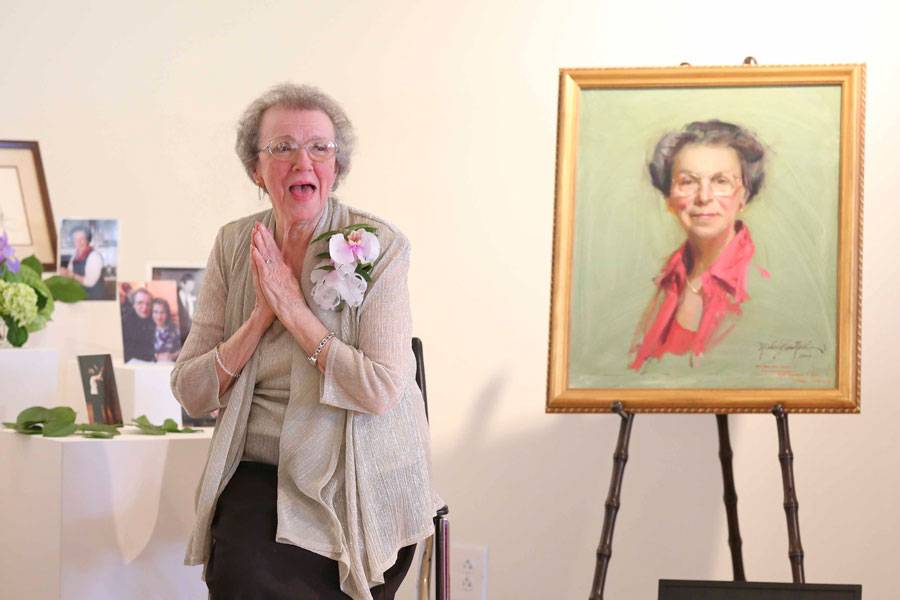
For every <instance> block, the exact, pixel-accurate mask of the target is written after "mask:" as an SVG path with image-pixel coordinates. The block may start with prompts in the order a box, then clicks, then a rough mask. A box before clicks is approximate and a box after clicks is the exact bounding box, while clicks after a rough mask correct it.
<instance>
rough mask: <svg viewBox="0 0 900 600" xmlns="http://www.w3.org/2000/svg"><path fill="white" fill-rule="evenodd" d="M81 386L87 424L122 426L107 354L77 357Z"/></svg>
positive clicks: (117, 396) (111, 365)
mask: <svg viewBox="0 0 900 600" xmlns="http://www.w3.org/2000/svg"><path fill="white" fill-rule="evenodd" d="M78 368H79V371H80V372H81V386H82V389H83V390H84V401H85V405H86V408H87V414H88V422H89V423H103V424H105V425H122V424H123V419H122V407H121V405H120V404H119V389H118V387H117V386H116V374H115V371H114V370H113V364H112V356H111V355H109V354H86V355H82V356H79V357H78Z"/></svg>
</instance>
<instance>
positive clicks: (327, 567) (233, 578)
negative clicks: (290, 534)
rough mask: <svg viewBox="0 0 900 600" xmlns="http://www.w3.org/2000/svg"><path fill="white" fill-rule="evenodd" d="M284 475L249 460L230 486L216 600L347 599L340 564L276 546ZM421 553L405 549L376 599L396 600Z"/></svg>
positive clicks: (215, 546) (222, 500)
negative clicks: (278, 498)
mask: <svg viewBox="0 0 900 600" xmlns="http://www.w3.org/2000/svg"><path fill="white" fill-rule="evenodd" d="M277 486H278V471H277V467H275V466H274V465H267V464H262V463H255V462H246V461H243V462H241V463H240V465H239V466H238V469H237V471H236V472H235V474H234V476H233V477H232V478H231V480H230V481H229V482H228V485H227V486H226V487H225V490H224V491H223V492H222V495H221V496H220V497H219V501H218V502H217V503H216V513H215V516H214V517H213V522H212V550H211V551H210V556H209V562H208V563H207V566H206V585H207V586H208V587H209V593H210V598H211V599H212V600H279V599H281V598H284V599H285V600H287V599H290V600H300V599H302V600H347V599H348V598H350V597H349V596H348V595H347V594H345V593H343V592H342V591H341V588H340V583H339V581H340V578H339V573H338V563H337V561H334V560H331V559H330V558H326V557H324V556H320V555H319V554H316V553H315V552H310V551H309V550H304V549H303V548H299V547H297V546H293V545H291V544H280V543H278V542H276V541H275V528H276V526H277V514H276V506H275V500H276V494H277V492H276V490H277ZM415 553H416V547H415V545H412V546H407V547H405V548H402V549H401V550H400V552H398V554H397V562H396V563H395V564H394V566H392V567H391V568H390V569H388V570H387V571H386V572H385V574H384V580H385V582H384V584H383V585H379V586H376V587H374V588H372V596H373V597H374V598H375V600H393V598H394V595H395V594H396V593H397V589H398V588H399V587H400V584H401V583H402V582H403V578H404V577H406V573H407V571H409V567H410V565H411V564H412V560H413V556H414V555H415Z"/></svg>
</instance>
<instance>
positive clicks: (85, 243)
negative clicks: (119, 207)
mask: <svg viewBox="0 0 900 600" xmlns="http://www.w3.org/2000/svg"><path fill="white" fill-rule="evenodd" d="M118 265H119V222H118V221H117V220H116V219H63V220H62V222H61V224H60V227H59V267H58V269H57V272H58V273H59V274H60V275H63V276H65V277H71V278H72V279H74V280H75V281H77V282H78V283H80V284H81V286H82V287H83V288H84V289H85V291H86V292H87V298H86V299H87V300H115V299H116V277H117V272H118Z"/></svg>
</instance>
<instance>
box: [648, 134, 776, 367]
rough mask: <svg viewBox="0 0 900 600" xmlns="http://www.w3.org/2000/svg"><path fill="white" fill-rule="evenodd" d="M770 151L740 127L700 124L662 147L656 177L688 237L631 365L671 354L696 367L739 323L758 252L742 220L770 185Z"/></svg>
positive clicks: (660, 283)
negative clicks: (767, 169)
mask: <svg viewBox="0 0 900 600" xmlns="http://www.w3.org/2000/svg"><path fill="white" fill-rule="evenodd" d="M764 159H765V150H764V148H763V145H762V144H761V143H760V142H759V140H757V139H756V137H755V136H754V135H753V134H751V133H750V132H749V131H747V130H745V129H744V128H742V127H740V126H738V125H735V124H733V123H727V122H724V121H718V120H709V121H695V122H693V123H690V124H688V125H687V126H686V127H685V128H684V129H683V130H682V131H678V132H670V133H667V134H666V135H664V136H663V137H662V139H660V140H659V142H658V143H657V144H656V149H655V150H654V152H653V157H652V159H651V161H650V164H649V165H648V167H649V172H650V178H651V180H652V182H653V186H654V187H655V188H656V189H657V190H659V191H660V192H661V193H662V194H663V196H664V197H665V201H666V204H667V207H668V210H669V212H671V213H672V215H673V216H674V217H675V219H676V220H677V222H678V224H679V225H680V227H681V228H682V229H683V230H684V233H685V235H686V237H687V239H686V241H685V242H684V243H683V244H682V245H681V246H680V247H679V248H678V249H677V250H675V252H673V253H672V254H671V256H669V258H668V260H667V261H666V263H665V265H664V266H663V268H662V270H661V271H660V273H659V275H658V276H657V278H656V280H655V283H656V286H657V292H656V294H655V296H654V298H653V300H652V301H651V303H650V305H649V306H648V307H647V310H646V311H645V313H644V315H643V318H642V319H641V323H640V325H639V327H638V331H637V334H636V338H637V339H636V340H635V344H634V346H633V347H632V351H633V353H634V357H633V360H632V361H631V364H630V367H631V368H632V369H635V370H640V369H641V368H642V367H643V366H644V364H645V363H646V362H647V361H648V360H654V359H660V358H661V357H662V356H663V355H665V354H671V355H677V356H682V355H683V356H685V357H687V359H688V361H689V364H693V360H694V358H695V357H700V356H702V355H703V354H704V352H707V351H709V350H711V349H712V348H714V347H715V345H716V344H717V343H718V342H720V341H721V340H722V339H723V338H725V337H726V336H727V335H728V334H729V333H730V331H731V330H732V329H733V328H734V327H735V326H736V325H737V320H738V319H739V317H740V316H741V313H742V304H743V303H745V302H747V301H749V300H750V296H749V295H748V293H747V287H746V280H747V276H748V273H752V272H753V271H754V270H755V273H756V274H759V275H761V276H762V277H764V278H768V273H767V272H766V271H765V270H764V269H762V268H761V267H759V266H756V265H752V260H753V255H754V252H755V250H756V248H755V246H754V244H753V239H752V238H751V237H750V231H749V229H748V228H747V226H746V225H745V224H744V223H743V222H742V221H741V220H740V219H739V218H738V216H739V215H740V213H741V212H743V211H744V209H745V208H746V207H747V205H748V203H749V202H750V201H751V200H753V198H754V197H755V196H756V194H757V193H758V192H759V190H760V188H761V187H762V184H763V179H764V176H765V172H764Z"/></svg>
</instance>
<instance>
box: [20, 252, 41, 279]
mask: <svg viewBox="0 0 900 600" xmlns="http://www.w3.org/2000/svg"><path fill="white" fill-rule="evenodd" d="M19 264H20V265H25V266H26V267H29V268H30V269H31V270H33V271H36V272H37V274H38V275H40V274H41V273H43V272H44V265H42V264H41V261H39V260H38V259H37V257H36V256H35V255H34V254H32V255H31V256H29V257H28V258H23V259H22V262H21V263H19Z"/></svg>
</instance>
